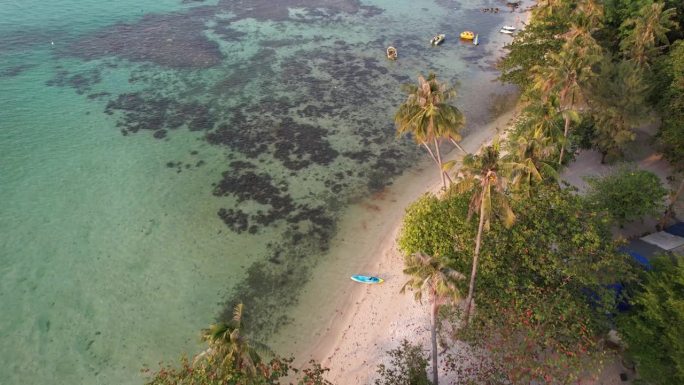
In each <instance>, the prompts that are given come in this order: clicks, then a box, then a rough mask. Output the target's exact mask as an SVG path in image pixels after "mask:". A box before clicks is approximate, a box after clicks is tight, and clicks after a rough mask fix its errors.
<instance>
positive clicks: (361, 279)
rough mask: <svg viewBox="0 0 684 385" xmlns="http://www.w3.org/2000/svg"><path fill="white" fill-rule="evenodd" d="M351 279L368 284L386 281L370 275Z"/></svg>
mask: <svg viewBox="0 0 684 385" xmlns="http://www.w3.org/2000/svg"><path fill="white" fill-rule="evenodd" d="M351 279H352V281H356V282H361V283H368V284H373V283H383V282H384V281H385V280H384V279H382V278H378V277H372V276H369V275H352V276H351Z"/></svg>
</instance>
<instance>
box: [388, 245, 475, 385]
mask: <svg viewBox="0 0 684 385" xmlns="http://www.w3.org/2000/svg"><path fill="white" fill-rule="evenodd" d="M404 267H405V268H404V274H407V275H409V276H411V278H410V279H409V280H408V281H407V282H406V283H405V284H404V286H402V288H401V293H404V292H405V291H406V288H409V289H411V290H413V292H414V297H415V299H416V300H417V301H419V302H421V300H422V298H423V291H425V292H426V293H427V295H428V299H429V301H430V302H431V303H432V311H431V325H430V336H431V341H432V383H433V385H438V384H439V382H438V381H439V380H438V366H437V315H438V312H439V307H440V306H442V305H445V304H448V303H455V302H456V300H457V299H458V297H459V291H458V288H457V286H456V281H457V280H460V279H464V278H465V276H464V275H463V274H461V273H459V272H457V271H455V270H453V269H450V268H448V267H447V266H446V265H444V264H443V263H442V261H440V260H439V259H438V258H436V257H431V256H429V255H426V254H422V253H416V254H412V255H409V256H408V257H406V260H405V261H404Z"/></svg>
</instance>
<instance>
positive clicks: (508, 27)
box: [501, 25, 517, 31]
mask: <svg viewBox="0 0 684 385" xmlns="http://www.w3.org/2000/svg"><path fill="white" fill-rule="evenodd" d="M501 29H505V30H506V31H515V30H516V29H517V28H515V27H513V26H510V25H504V26H503V27H501Z"/></svg>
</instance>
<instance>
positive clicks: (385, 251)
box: [271, 12, 529, 385]
mask: <svg viewBox="0 0 684 385" xmlns="http://www.w3.org/2000/svg"><path fill="white" fill-rule="evenodd" d="M521 19H522V21H523V23H525V22H527V21H528V20H529V12H525V13H523V12H513V13H510V18H509V20H508V23H509V24H516V25H518V26H520V27H522V25H523V24H521V23H520V20H521ZM487 39H488V40H489V41H491V42H492V44H493V45H494V47H498V48H493V49H492V51H491V52H492V57H491V60H492V62H495V61H496V60H498V59H499V58H500V57H502V56H503V54H504V53H505V50H504V49H503V46H504V44H506V43H508V42H510V41H511V39H510V36H507V35H503V34H499V33H498V31H491V32H490V33H489V36H488V37H487ZM510 97H511V98H513V97H515V96H514V95H511V96H510ZM515 113H516V110H515V109H511V110H508V111H507V112H504V113H503V114H501V115H499V116H498V117H496V118H495V119H494V120H492V121H491V122H489V123H487V124H484V125H481V126H479V127H470V128H469V129H468V130H467V132H466V134H465V136H464V139H463V141H462V142H461V143H460V145H461V146H462V147H463V148H464V149H465V150H466V151H467V152H469V153H474V152H477V151H478V150H479V148H480V147H481V146H482V145H483V144H486V143H488V142H491V140H492V139H493V138H494V137H495V136H496V135H497V133H500V132H502V131H503V130H504V129H505V128H506V127H508V126H509V125H510V124H511V123H512V121H513V119H514V116H515ZM463 155H464V154H463V152H461V151H459V150H458V149H453V150H452V151H451V152H450V153H449V154H448V155H446V157H445V158H446V160H460V159H461V158H462V157H463ZM440 188H441V180H440V175H439V173H438V172H437V171H436V168H435V166H434V163H433V162H432V161H431V160H429V158H428V157H427V155H426V156H425V160H424V161H423V163H422V165H420V166H419V167H416V168H414V169H412V170H410V171H407V172H406V173H404V174H403V175H402V176H401V177H399V178H398V179H397V180H396V181H395V182H394V184H393V185H392V186H389V187H387V188H386V189H384V190H383V191H381V192H379V193H377V194H375V195H374V196H373V197H371V198H370V199H368V200H365V201H363V202H361V203H359V204H357V205H354V207H352V208H351V209H350V210H348V212H347V214H346V216H345V217H344V218H343V219H342V220H341V223H340V227H339V232H338V233H337V235H336V237H335V238H334V239H333V241H332V244H331V245H332V247H331V251H330V254H329V255H327V256H326V257H325V259H324V261H323V262H322V263H320V264H319V265H318V266H317V267H316V271H315V272H314V274H313V276H314V278H313V279H312V280H311V281H310V282H309V283H307V285H306V286H305V288H304V290H303V293H302V295H301V297H300V301H299V304H298V305H297V306H296V307H295V308H294V309H292V311H291V312H290V315H291V316H292V317H293V318H294V320H295V322H293V323H290V324H288V325H286V326H284V327H283V329H282V330H281V332H280V333H279V334H278V335H277V336H276V337H275V338H274V339H273V340H272V341H271V343H272V345H273V346H274V348H275V350H276V351H277V352H279V353H281V354H285V355H289V354H294V356H295V357H296V362H295V364H296V365H301V366H305V365H306V363H307V362H308V361H309V360H311V359H314V360H316V361H317V362H320V363H321V364H322V366H323V367H326V368H329V369H330V371H329V372H328V373H327V375H326V378H327V379H328V380H329V381H331V382H332V383H334V384H336V385H345V384H370V383H373V380H374V379H375V378H376V377H377V373H376V371H377V367H378V365H379V364H383V363H384V364H387V363H388V361H389V357H388V356H387V354H386V352H387V351H388V350H391V349H394V348H396V347H397V346H399V344H400V343H401V341H402V340H403V339H407V340H408V341H409V342H411V343H413V344H420V345H422V346H423V349H424V351H425V353H426V356H427V354H428V353H429V343H430V342H429V339H430V331H429V325H430V322H429V312H428V306H429V305H428V303H427V302H424V303H423V304H420V303H417V302H416V301H415V300H414V298H413V294H412V293H406V294H400V289H401V287H402V286H403V285H404V283H405V282H406V280H407V277H406V276H405V275H404V274H403V272H402V270H403V267H404V262H403V256H402V254H401V252H400V251H399V250H398V247H397V243H396V240H397V237H398V235H399V231H400V229H401V225H402V219H403V216H404V213H405V209H406V207H408V206H409V205H410V204H411V203H412V202H413V201H415V200H416V199H417V198H418V197H420V196H421V195H423V194H425V193H426V192H432V193H437V192H438V191H439V190H440ZM353 274H369V275H376V276H379V277H381V278H383V279H384V280H385V282H384V283H383V284H381V285H362V284H358V283H355V282H352V281H351V280H350V279H349V277H350V276H351V275H353ZM293 345H294V346H295V349H294V351H292V349H291V346H293ZM285 347H290V348H289V349H288V348H285ZM458 348H459V347H458V346H457V347H455V348H454V349H458ZM439 366H440V367H442V365H441V363H440V365H439ZM440 378H442V379H443V380H444V381H445V383H449V374H448V373H440Z"/></svg>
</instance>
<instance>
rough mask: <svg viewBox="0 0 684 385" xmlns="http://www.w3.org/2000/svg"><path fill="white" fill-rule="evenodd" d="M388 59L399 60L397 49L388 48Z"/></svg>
mask: <svg viewBox="0 0 684 385" xmlns="http://www.w3.org/2000/svg"><path fill="white" fill-rule="evenodd" d="M387 58H388V59H390V60H396V59H397V49H396V48H394V47H391V46H390V47H387Z"/></svg>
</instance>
